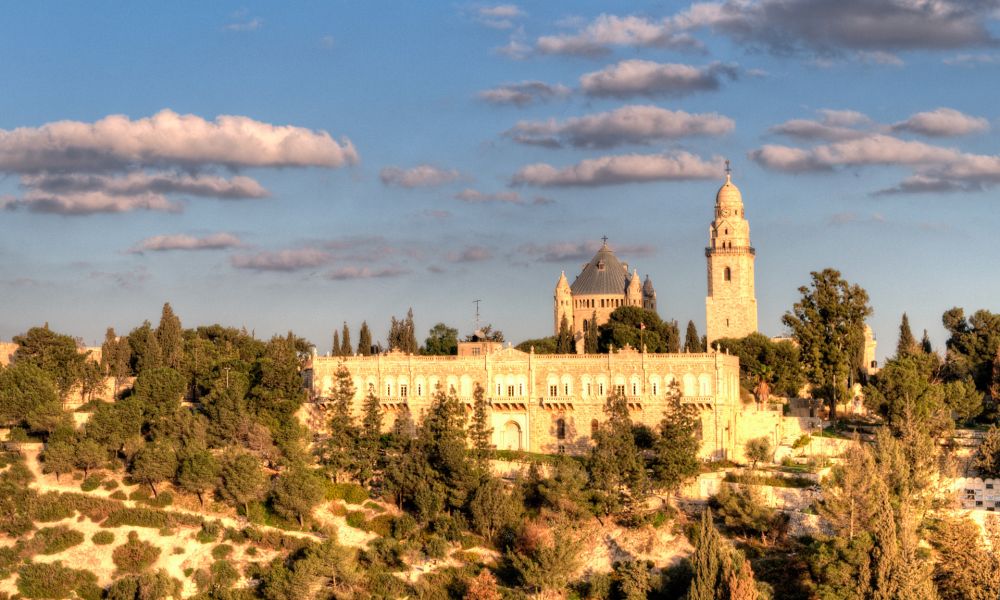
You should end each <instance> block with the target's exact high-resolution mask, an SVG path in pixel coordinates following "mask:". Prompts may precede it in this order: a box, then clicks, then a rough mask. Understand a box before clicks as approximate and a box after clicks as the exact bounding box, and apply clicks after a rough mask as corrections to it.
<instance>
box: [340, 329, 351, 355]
mask: <svg viewBox="0 0 1000 600" xmlns="http://www.w3.org/2000/svg"><path fill="white" fill-rule="evenodd" d="M352 354H354V349H353V346H351V330H350V329H349V328H348V327H347V321H344V328H343V331H342V333H341V334H340V355H341V356H351V355H352Z"/></svg>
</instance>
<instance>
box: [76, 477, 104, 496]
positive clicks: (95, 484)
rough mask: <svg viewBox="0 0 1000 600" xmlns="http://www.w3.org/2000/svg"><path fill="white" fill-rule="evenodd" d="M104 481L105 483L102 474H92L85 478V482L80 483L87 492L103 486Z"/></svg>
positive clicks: (81, 487)
mask: <svg viewBox="0 0 1000 600" xmlns="http://www.w3.org/2000/svg"><path fill="white" fill-rule="evenodd" d="M102 483H104V479H103V478H102V477H101V476H100V475H91V476H89V477H87V478H86V479H84V480H83V483H81V484H80V489H81V490H83V491H85V492H92V491H94V490H96V489H97V488H99V487H101V484H102Z"/></svg>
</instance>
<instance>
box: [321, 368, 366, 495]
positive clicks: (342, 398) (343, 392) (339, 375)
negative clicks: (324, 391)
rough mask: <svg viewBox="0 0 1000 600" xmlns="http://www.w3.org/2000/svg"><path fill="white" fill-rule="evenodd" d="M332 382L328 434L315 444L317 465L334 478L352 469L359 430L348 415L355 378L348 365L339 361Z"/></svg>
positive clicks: (349, 414)
mask: <svg viewBox="0 0 1000 600" xmlns="http://www.w3.org/2000/svg"><path fill="white" fill-rule="evenodd" d="M334 377H335V382H334V386H333V390H332V396H331V397H330V399H329V415H330V416H329V419H328V421H327V430H328V436H327V438H326V439H325V440H324V441H323V443H321V444H320V445H319V446H318V453H319V459H320V464H322V465H323V467H324V468H325V469H326V471H327V473H328V474H329V476H330V477H331V479H333V480H334V481H339V478H340V476H341V475H342V474H343V473H345V472H349V471H351V470H352V466H353V465H354V464H355V460H356V458H357V456H356V454H355V453H356V451H357V440H358V431H357V428H356V427H355V425H354V418H353V417H352V416H351V402H352V401H353V400H354V380H353V379H352V378H351V373H350V371H348V370H347V365H345V364H344V363H341V364H340V365H339V366H338V367H337V371H336V372H335V373H334Z"/></svg>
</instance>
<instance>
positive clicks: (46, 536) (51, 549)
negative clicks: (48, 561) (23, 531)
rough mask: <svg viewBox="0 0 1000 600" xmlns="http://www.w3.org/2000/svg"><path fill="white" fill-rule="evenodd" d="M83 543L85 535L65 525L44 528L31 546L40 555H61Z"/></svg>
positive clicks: (32, 540) (36, 533)
mask: <svg viewBox="0 0 1000 600" xmlns="http://www.w3.org/2000/svg"><path fill="white" fill-rule="evenodd" d="M82 543H83V534H82V533H80V532H79V531H77V530H75V529H70V528H69V527H66V526H65V525H59V526H56V527H43V528H41V529H39V530H38V531H36V532H35V537H33V538H32V539H31V546H33V547H34V548H37V550H38V553H39V554H59V553H60V552H62V551H63V550H66V549H67V548H72V547H73V546H78V545H80V544H82Z"/></svg>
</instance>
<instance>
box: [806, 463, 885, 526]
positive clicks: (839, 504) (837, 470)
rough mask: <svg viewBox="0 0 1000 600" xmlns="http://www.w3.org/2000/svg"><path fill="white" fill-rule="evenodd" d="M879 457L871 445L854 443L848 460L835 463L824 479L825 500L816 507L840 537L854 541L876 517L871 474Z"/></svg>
mask: <svg viewBox="0 0 1000 600" xmlns="http://www.w3.org/2000/svg"><path fill="white" fill-rule="evenodd" d="M872 473H875V460H874V458H873V457H872V453H871V451H870V450H869V449H868V447H867V446H864V445H861V444H853V445H852V446H851V447H850V448H849V449H848V450H847V453H846V462H845V464H843V465H837V466H835V467H834V468H833V469H832V470H831V472H830V475H829V476H828V477H826V478H825V479H824V480H823V496H822V498H823V499H822V500H821V501H820V502H818V503H817V505H816V511H817V512H818V513H819V515H820V516H821V517H823V519H825V520H826V522H827V523H828V524H829V525H830V527H831V528H832V530H833V532H834V534H835V535H836V536H838V537H842V538H845V539H847V540H848V541H853V540H854V538H855V537H857V536H858V535H860V534H861V533H863V532H864V531H866V528H867V525H868V524H869V523H870V522H871V520H872V517H873V505H874V500H873V490H872V485H873V482H872V478H871V474H872Z"/></svg>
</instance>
